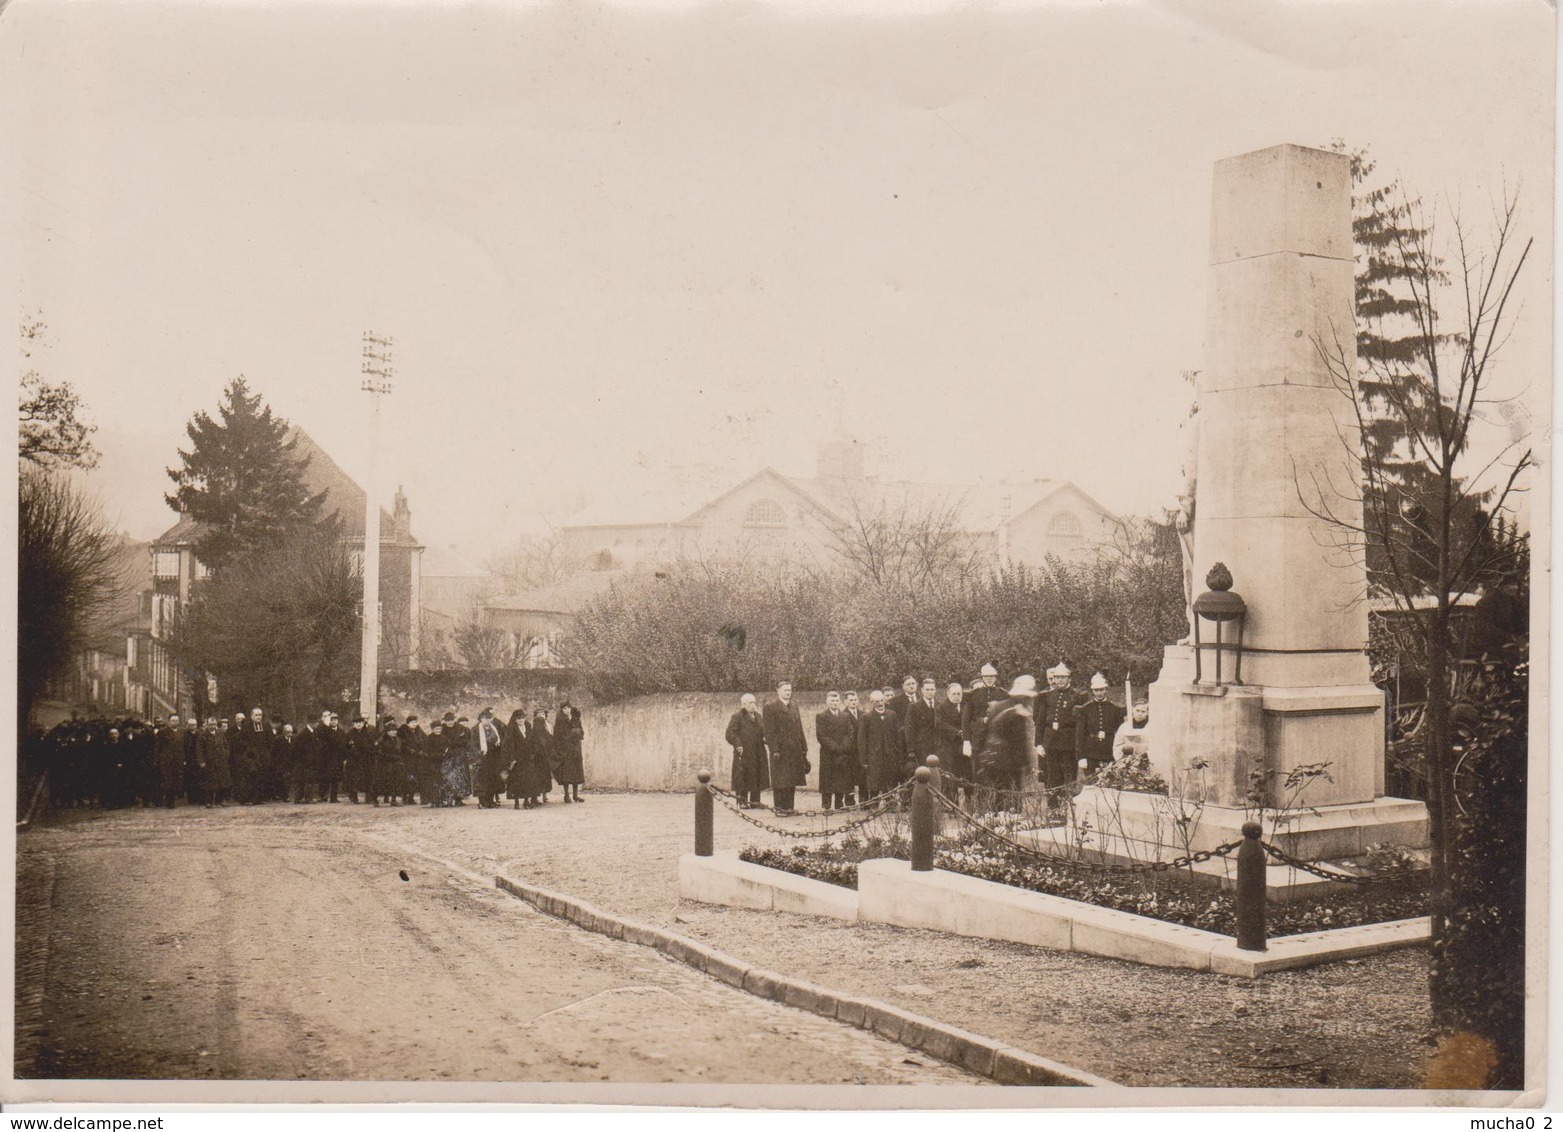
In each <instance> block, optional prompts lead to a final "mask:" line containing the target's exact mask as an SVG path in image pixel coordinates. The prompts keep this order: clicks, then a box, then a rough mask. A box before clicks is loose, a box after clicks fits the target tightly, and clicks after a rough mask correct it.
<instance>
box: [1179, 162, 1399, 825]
mask: <svg viewBox="0 0 1563 1132" xmlns="http://www.w3.org/2000/svg"><path fill="white" fill-rule="evenodd" d="M1353 269H1354V264H1353V259H1352V242H1351V175H1350V161H1349V159H1348V158H1346V157H1344V156H1342V155H1340V154H1335V153H1326V152H1323V151H1321V150H1313V149H1305V148H1302V147H1300V146H1293V145H1283V146H1275V147H1273V148H1270V149H1265V150H1259V151H1257V152H1255V153H1248V154H1244V155H1242V156H1240V157H1233V158H1229V159H1227V160H1225V161H1221V162H1218V163H1217V165H1216V171H1215V187H1214V194H1213V209H1212V219H1211V243H1210V269H1209V294H1208V299H1207V324H1206V365H1205V368H1204V369H1203V370H1202V371H1201V373H1200V377H1199V380H1198V398H1199V416H1198V428H1199V443H1198V476H1197V488H1196V494H1195V498H1196V507H1195V513H1194V525H1193V545H1194V565H1195V571H1194V573H1195V578H1196V581H1198V580H1199V579H1203V577H1204V574H1205V571H1207V570H1209V569H1210V568H1211V566H1213V565H1214V564H1215V563H1217V562H1223V563H1225V564H1226V566H1227V568H1228V569H1229V570H1230V571H1231V574H1232V577H1233V579H1234V585H1233V592H1234V593H1237V594H1241V595H1242V598H1243V600H1244V602H1245V603H1246V606H1247V617H1246V621H1245V624H1244V634H1243V659H1242V675H1243V681H1244V683H1243V685H1242V686H1233V685H1227V686H1222V687H1217V686H1215V685H1214V680H1213V674H1214V671H1215V664H1214V660H1215V652H1214V649H1212V648H1211V647H1210V645H1209V642H1206V643H1205V645H1204V651H1203V652H1202V655H1201V657H1200V660H1201V668H1202V670H1203V681H1202V682H1201V683H1199V684H1196V683H1195V679H1194V672H1195V665H1194V654H1193V647H1192V646H1191V645H1181V646H1171V647H1169V648H1168V649H1167V650H1166V655H1165V657H1164V661H1163V665H1162V671H1161V675H1160V677H1159V678H1158V679H1157V681H1156V683H1154V684H1152V685H1151V688H1150V707H1151V723H1150V731H1151V734H1150V742H1149V750H1150V753H1151V759H1152V763H1153V765H1154V766H1155V767H1156V769H1157V770H1158V771H1159V772H1160V773H1161V774H1162V775H1163V776H1164V777H1166V778H1167V779H1168V781H1169V782H1171V783H1172V784H1173V786H1174V789H1175V790H1177V789H1181V790H1183V791H1185V793H1186V796H1187V797H1191V798H1194V799H1196V800H1197V801H1199V802H1201V803H1202V804H1204V806H1205V816H1204V819H1203V820H1204V822H1205V824H1206V826H1207V827H1208V828H1209V829H1210V830H1211V835H1212V836H1213V837H1214V838H1215V840H1214V841H1213V842H1212V844H1219V843H1221V841H1223V840H1233V839H1235V838H1236V837H1237V836H1239V833H1238V831H1239V830H1240V829H1241V826H1242V820H1243V819H1242V814H1243V810H1244V807H1245V805H1246V804H1249V803H1250V802H1251V801H1252V800H1253V799H1254V797H1255V796H1256V794H1257V795H1258V796H1262V797H1264V798H1265V800H1266V801H1267V802H1268V803H1269V804H1270V805H1272V806H1274V805H1283V806H1284V805H1285V804H1286V802H1287V795H1288V794H1290V793H1291V792H1290V791H1289V790H1288V788H1287V787H1286V786H1285V784H1284V783H1285V779H1286V777H1287V776H1288V775H1289V774H1291V773H1292V772H1293V771H1294V770H1296V769H1297V768H1299V767H1308V766H1317V765H1319V764H1327V765H1325V766H1324V775H1322V776H1318V777H1315V778H1313V779H1312V780H1311V782H1310V783H1309V785H1308V787H1307V789H1306V790H1305V791H1304V792H1303V793H1302V794H1301V795H1300V796H1299V797H1297V798H1295V799H1294V802H1295V804H1296V805H1297V806H1299V807H1303V808H1307V807H1312V808H1315V809H1318V810H1319V811H1321V812H1327V813H1328V814H1329V815H1331V816H1330V817H1328V818H1327V819H1325V820H1324V821H1323V824H1322V825H1319V827H1318V829H1317V830H1314V831H1312V832H1311V833H1310V835H1309V837H1308V838H1306V839H1304V840H1299V841H1298V842H1297V846H1296V847H1295V848H1294V847H1293V846H1285V847H1286V848H1288V849H1289V850H1290V851H1292V852H1296V853H1298V854H1299V855H1312V856H1325V855H1330V854H1335V855H1340V854H1336V853H1335V850H1337V849H1340V850H1348V851H1358V852H1360V850H1361V846H1362V845H1363V844H1366V843H1371V841H1373V840H1394V841H1396V842H1397V843H1400V844H1413V845H1414V844H1420V843H1421V842H1419V841H1417V840H1416V838H1417V837H1418V836H1420V837H1422V838H1425V835H1426V814H1425V810H1423V809H1422V807H1421V805H1420V803H1398V802H1397V803H1393V804H1391V805H1390V806H1389V809H1390V810H1393V814H1392V815H1390V816H1388V817H1386V816H1385V814H1381V813H1378V810H1377V808H1378V799H1379V798H1380V796H1381V795H1382V794H1383V791H1384V697H1383V694H1382V693H1381V692H1380V690H1379V689H1378V688H1377V687H1375V686H1374V684H1373V683H1372V681H1371V678H1370V674H1369V667H1368V660H1367V656H1366V653H1365V651H1364V650H1365V647H1366V645H1367V638H1368V624H1367V603H1366V597H1367V575H1366V571H1365V569H1364V567H1363V564H1362V561H1361V556H1360V550H1353V549H1351V548H1350V547H1348V545H1347V535H1346V532H1343V531H1342V530H1341V529H1340V528H1339V526H1338V525H1336V524H1335V523H1332V522H1331V521H1330V520H1331V518H1335V519H1338V520H1340V521H1341V522H1344V523H1346V524H1355V525H1360V523H1361V519H1362V508H1361V504H1360V503H1356V504H1353V503H1352V502H1351V500H1352V497H1353V495H1354V494H1355V493H1356V490H1357V487H1356V485H1357V483H1358V480H1359V479H1360V438H1359V436H1358V434H1357V430H1356V423H1355V420H1354V419H1353V417H1352V414H1351V406H1350V402H1349V400H1348V399H1347V398H1346V397H1345V396H1344V395H1343V393H1342V391H1341V390H1340V389H1339V388H1338V387H1337V384H1336V382H1337V370H1338V371H1339V372H1344V373H1352V372H1354V371H1355V357H1356V339H1355V326H1354V321H1353ZM1326 354H1328V355H1330V356H1332V357H1336V358H1337V361H1336V362H1335V366H1336V369H1332V367H1331V364H1330V363H1328V362H1327V361H1326V360H1325V356H1324V355H1326ZM1198 588H1201V587H1200V586H1198V585H1196V589H1198ZM1223 668H1224V671H1225V676H1226V678H1227V679H1228V680H1230V679H1231V676H1232V670H1233V666H1232V663H1231V658H1230V654H1228V656H1227V657H1226V658H1225V660H1224V664H1223ZM1256 787H1257V791H1256ZM1189 792H1191V793H1189ZM1407 807H1409V808H1410V809H1409V810H1408V809H1407ZM1402 811H1404V812H1402ZM1411 811H1416V812H1417V813H1412V812H1411ZM1418 813H1419V814H1420V816H1417V814H1418ZM1408 814H1409V815H1410V816H1408ZM1418 823H1420V824H1418ZM1359 826H1360V827H1361V828H1362V829H1372V828H1378V827H1379V826H1384V827H1385V828H1386V830H1387V831H1388V833H1389V834H1390V836H1388V837H1372V836H1370V837H1369V838H1368V841H1367V842H1364V840H1363V838H1362V837H1361V836H1358V835H1356V834H1355V833H1353V832H1351V830H1352V829H1354V828H1356V827H1359ZM1419 831H1420V832H1419ZM1408 838H1409V839H1410V840H1407V839H1408Z"/></svg>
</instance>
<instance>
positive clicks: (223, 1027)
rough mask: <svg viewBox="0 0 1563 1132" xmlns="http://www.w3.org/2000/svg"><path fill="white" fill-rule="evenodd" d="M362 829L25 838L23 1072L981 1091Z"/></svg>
mask: <svg viewBox="0 0 1563 1132" xmlns="http://www.w3.org/2000/svg"><path fill="white" fill-rule="evenodd" d="M311 809H312V808H311ZM333 809H335V808H334V807H333ZM314 816H315V815H313V814H310V815H308V817H310V818H313V817H314ZM321 816H322V817H323V816H324V815H321ZM407 816H408V817H411V816H412V815H411V814H409V815H407ZM356 824H357V823H349V824H346V825H344V824H342V823H338V822H323V821H314V820H307V819H306V818H305V815H300V814H298V812H297V811H289V810H288V809H287V808H285V807H263V808H258V809H253V810H244V811H225V810H218V811H203V810H185V809H180V810H176V811H172V812H169V811H158V810H152V811H124V812H117V813H109V814H103V815H95V816H93V817H90V818H86V819H85V820H81V819H77V820H71V819H69V818H68V819H67V820H64V821H61V822H59V823H57V824H54V825H51V826H48V827H45V828H42V829H37V830H34V831H31V832H29V833H27V834H26V835H24V837H23V838H21V839H20V841H19V845H18V878H17V879H18V888H17V907H18V924H17V933H18V934H17V958H18V987H17V991H18V995H17V999H18V1022H17V1025H18V1032H17V1038H18V1040H17V1075H18V1076H19V1077H24V1078H190V1079H234V1078H241V1079H242V1078H248V1079H267V1080H277V1079H283V1080H423V1081H613V1082H701V1083H708V1082H771V1083H789V1082H816V1083H821V1084H828V1083H875V1084H896V1083H922V1084H928V1083H945V1082H948V1083H975V1081H976V1079H975V1078H972V1077H970V1076H968V1075H966V1074H964V1073H962V1072H959V1071H957V1070H955V1069H953V1068H949V1067H946V1066H942V1065H938V1064H928V1063H927V1059H926V1058H921V1057H912V1056H910V1055H909V1054H908V1051H907V1050H906V1049H905V1048H903V1047H901V1046H897V1045H894V1044H892V1043H889V1042H885V1041H882V1040H880V1039H877V1038H874V1037H873V1036H871V1035H867V1034H864V1033H862V1032H860V1031H856V1030H852V1029H849V1028H847V1027H844V1026H841V1025H839V1024H837V1023H834V1022H830V1021H826V1020H824V1019H820V1018H816V1017H813V1016H811V1015H807V1014H804V1013H802V1012H800V1011H795V1010H791V1009H789V1008H786V1007H782V1006H779V1005H776V1004H774V1003H767V1002H764V1001H761V1000H758V999H755V998H753V997H751V996H748V995H745V994H743V993H741V992H739V991H736V990H733V989H731V988H729V987H727V986H724V985H722V984H720V983H717V982H715V981H714V980H711V979H708V978H706V977H705V976H702V975H699V974H696V973H694V972H692V971H690V970H688V969H687V968H685V967H682V966H680V965H677V964H675V963H672V962H670V961H669V960H667V959H665V958H663V957H662V956H661V955H658V954H656V953H654V952H651V951H649V950H647V949H644V948H640V947H636V946H634V945H631V944H625V943H617V942H614V941H611V940H607V939H604V938H602V937H600V936H596V935H593V934H590V933H587V932H583V931H581V930H579V929H577V928H574V927H571V926H568V925H566V924H564V923H562V922H560V921H556V920H553V919H551V918H549V917H547V916H544V915H542V914H540V913H538V912H536V911H534V910H532V909H531V908H529V907H528V906H526V905H524V904H522V903H521V902H519V901H517V900H515V899H513V898H511V897H508V896H506V895H504V894H502V893H500V892H498V891H497V890H496V889H495V888H494V887H493V885H492V876H491V875H489V876H481V875H477V874H467V873H462V872H459V871H451V870H448V869H443V868H440V867H437V866H435V865H433V864H432V863H430V862H429V861H428V860H427V858H420V857H415V856H413V855H411V854H409V853H406V852H401V853H399V852H397V851H396V850H395V849H394V848H391V847H388V846H386V845H385V844H383V843H382V842H379V841H376V840H370V839H368V838H366V837H365V832H366V831H365V830H364V829H363V828H361V827H360V828H354V826H355V825H356ZM403 869H405V870H406V871H407V876H408V879H407V880H403V879H401V877H400V875H399V874H400V871H401V870H403ZM920 1063H921V1064H920Z"/></svg>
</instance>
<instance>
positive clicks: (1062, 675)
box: [726, 664, 1149, 816]
mask: <svg viewBox="0 0 1563 1132" xmlns="http://www.w3.org/2000/svg"><path fill="white" fill-rule="evenodd" d="M1047 678H1048V689H1047V691H1045V692H1042V693H1041V694H1040V695H1039V694H1038V690H1037V686H1036V680H1035V679H1034V678H1033V677H1031V676H1029V675H1023V676H1017V677H1016V678H1015V680H1014V681H1013V682H1012V683H1011V685H1010V687H1009V689H1008V691H1005V690H1003V688H1002V687H1001V685H1000V684H999V674H998V670H997V669H996V668H994V666H993V665H991V664H985V665H983V666H982V672H981V675H980V677H979V678H978V679H977V680H976V681H975V682H973V683H972V684H971V686H970V687H967V686H965V685H963V684H962V683H961V682H959V681H954V682H951V683H950V684H948V685H947V686H946V687H945V689H944V693H943V695H942V696H941V695H940V693H939V683H938V681H936V680H935V679H934V678H933V677H932V676H925V677H923V678H922V679H921V680H919V679H918V678H917V677H916V676H908V677H906V679H905V680H903V681H902V683H901V690H900V691H899V692H897V691H896V689H895V688H894V686H891V685H887V686H886V687H884V688H879V689H874V690H873V691H870V692H868V693H866V694H860V693H858V692H856V691H849V692H846V693H845V694H843V693H841V692H839V691H832V692H829V693H827V694H826V697H825V707H824V709H823V710H821V711H819V712H817V713H816V714H815V716H814V742H815V746H816V749H817V751H818V757H819V763H820V766H819V792H820V799H821V802H822V804H823V806H824V808H826V809H839V808H841V807H843V806H849V805H854V804H856V803H857V802H859V801H862V800H865V799H867V798H871V797H875V796H877V795H880V794H883V793H884V792H886V791H888V790H891V789H894V788H895V787H896V786H898V785H900V784H901V783H903V782H905V781H906V780H907V778H909V777H910V776H911V774H912V772H913V771H914V770H915V769H916V768H917V767H919V766H921V765H923V764H924V763H925V762H926V761H927V758H928V756H929V755H937V756H938V757H939V765H940V766H941V767H942V768H943V769H944V770H947V771H950V772H952V773H953V774H955V775H956V776H957V777H958V778H960V779H962V780H964V781H965V782H968V783H973V784H980V785H981V786H985V787H989V788H991V789H994V790H1017V791H1018V790H1021V789H1023V788H1024V785H1025V784H1026V783H1027V782H1029V781H1038V782H1040V783H1041V784H1042V785H1044V786H1046V787H1047V788H1049V789H1055V788H1058V787H1063V786H1066V785H1068V784H1069V783H1070V782H1072V781H1073V780H1074V778H1075V776H1076V772H1077V769H1078V767H1079V766H1081V765H1083V766H1084V768H1085V771H1086V773H1087V774H1088V775H1089V774H1094V773H1095V772H1096V771H1097V770H1099V769H1100V768H1101V767H1103V766H1106V765H1107V764H1109V763H1111V762H1113V761H1114V759H1116V758H1117V757H1119V756H1120V755H1123V754H1144V750H1145V745H1144V728H1145V725H1146V723H1147V722H1148V720H1149V712H1148V709H1147V706H1146V704H1145V703H1144V701H1143V700H1142V701H1137V702H1136V703H1135V705H1134V716H1133V719H1132V720H1131V719H1127V718H1126V713H1125V711H1124V709H1123V708H1122V707H1120V706H1119V705H1117V704H1115V703H1113V701H1112V700H1111V699H1109V698H1108V695H1107V692H1108V684H1107V680H1106V678H1105V677H1104V676H1103V675H1102V674H1101V673H1097V674H1096V675H1095V676H1093V677H1092V679H1091V687H1090V692H1089V695H1088V696H1086V697H1085V698H1082V697H1081V696H1080V694H1079V692H1078V691H1077V690H1076V689H1075V688H1074V687H1073V684H1072V676H1071V673H1070V671H1069V669H1068V667H1066V666H1065V665H1063V664H1059V665H1057V666H1056V667H1054V668H1051V669H1049V670H1048V672H1047ZM726 740H727V743H728V744H729V745H730V746H731V747H732V749H733V776H732V778H733V793H734V794H736V795H737V796H738V800H739V804H740V805H742V806H743V807H745V808H754V807H757V806H759V805H761V800H760V795H761V792H762V791H764V790H767V789H769V790H771V791H772V794H773V798H774V802H775V809H776V811H777V813H778V814H781V815H783V816H786V815H788V814H791V813H795V812H796V791H797V788H798V787H800V786H802V785H804V782H805V780H806V777H807V775H808V774H809V772H810V771H811V770H812V769H813V765H812V763H811V762H810V760H809V753H810V749H809V743H808V738H807V735H806V733H805V730H804V724H803V719H802V715H801V712H800V711H799V708H798V704H797V702H796V701H795V700H794V699H793V691H792V684H791V682H789V681H786V680H783V681H781V682H780V683H779V684H778V685H777V686H776V695H775V697H774V698H771V699H769V700H767V701H766V703H765V704H764V705H763V706H762V705H761V704H760V703H759V701H758V699H757V698H756V697H755V696H754V695H753V694H752V693H751V694H746V695H744V697H743V699H742V701H741V702H740V704H739V708H738V711H736V712H735V713H734V714H733V717H732V718H731V720H729V721H728V725H727V733H726ZM962 789H964V790H965V792H966V794H967V798H968V801H973V802H974V801H975V798H974V797H973V795H974V791H973V790H972V789H971V788H967V787H963V788H962Z"/></svg>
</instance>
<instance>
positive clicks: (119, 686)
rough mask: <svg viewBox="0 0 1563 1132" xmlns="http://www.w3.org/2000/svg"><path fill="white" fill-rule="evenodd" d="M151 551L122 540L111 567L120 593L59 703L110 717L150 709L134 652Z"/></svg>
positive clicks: (79, 659) (59, 691)
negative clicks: (63, 702)
mask: <svg viewBox="0 0 1563 1132" xmlns="http://www.w3.org/2000/svg"><path fill="white" fill-rule="evenodd" d="M149 546H150V544H148V543H145V542H138V541H136V540H135V539H133V538H131V537H130V535H128V534H122V535H120V536H119V541H118V544H117V545H116V546H115V549H114V564H113V570H114V572H115V575H116V577H117V579H118V583H119V584H118V587H117V592H116V594H115V596H114V599H113V602H112V604H111V605H110V607H109V608H108V609H107V610H105V611H104V613H103V616H102V617H101V619H100V620H99V621H98V622H97V627H96V628H95V629H94V630H93V631H92V632H91V634H90V635H89V636H88V638H87V640H86V643H85V646H84V647H83V648H82V650H81V651H80V652H78V653H77V654H76V663H75V666H74V668H73V669H72V671H71V673H70V675H69V677H68V679H67V680H65V681H62V682H61V683H62V685H63V686H61V687H59V688H57V689H56V690H55V695H56V697H57V698H60V699H63V700H66V701H68V702H69V703H71V704H72V705H75V706H77V707H85V708H87V709H89V710H90V711H93V712H97V713H100V714H102V715H106V716H114V715H125V714H131V713H144V712H146V711H148V710H150V709H149V705H148V701H147V696H146V693H145V689H144V688H142V687H141V686H140V683H139V679H138V677H139V671H138V669H137V667H136V662H137V660H138V656H137V653H136V649H135V640H136V636H137V631H138V630H139V629H141V628H142V627H144V625H145V622H146V617H145V615H144V614H145V608H144V607H145V605H146V603H145V602H144V600H143V598H144V591H145V590H147V589H148V587H149V586H150V585H151V582H152V575H151V570H150V559H149V556H148V549H149Z"/></svg>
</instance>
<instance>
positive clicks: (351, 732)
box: [343, 715, 375, 805]
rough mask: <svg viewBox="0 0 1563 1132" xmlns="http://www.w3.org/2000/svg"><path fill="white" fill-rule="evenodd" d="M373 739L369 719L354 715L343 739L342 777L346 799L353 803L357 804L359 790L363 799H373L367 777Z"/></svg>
mask: <svg viewBox="0 0 1563 1132" xmlns="http://www.w3.org/2000/svg"><path fill="white" fill-rule="evenodd" d="M374 740H375V734H374V732H373V731H371V730H370V729H369V721H368V720H367V719H365V718H364V717H363V716H361V715H359V716H355V717H354V718H353V726H352V727H350V728H348V731H347V735H346V740H345V741H346V746H347V750H346V756H347V760H346V761H347V769H346V772H345V776H344V779H343V781H344V782H345V784H346V786H347V797H348V800H349V801H351V802H352V803H353V804H354V805H357V804H358V792H359V791H360V790H362V791H363V792H364V801H366V802H372V801H374V783H373V782H371V781H370V778H369V771H370V768H371V767H372V766H373V764H374Z"/></svg>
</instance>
